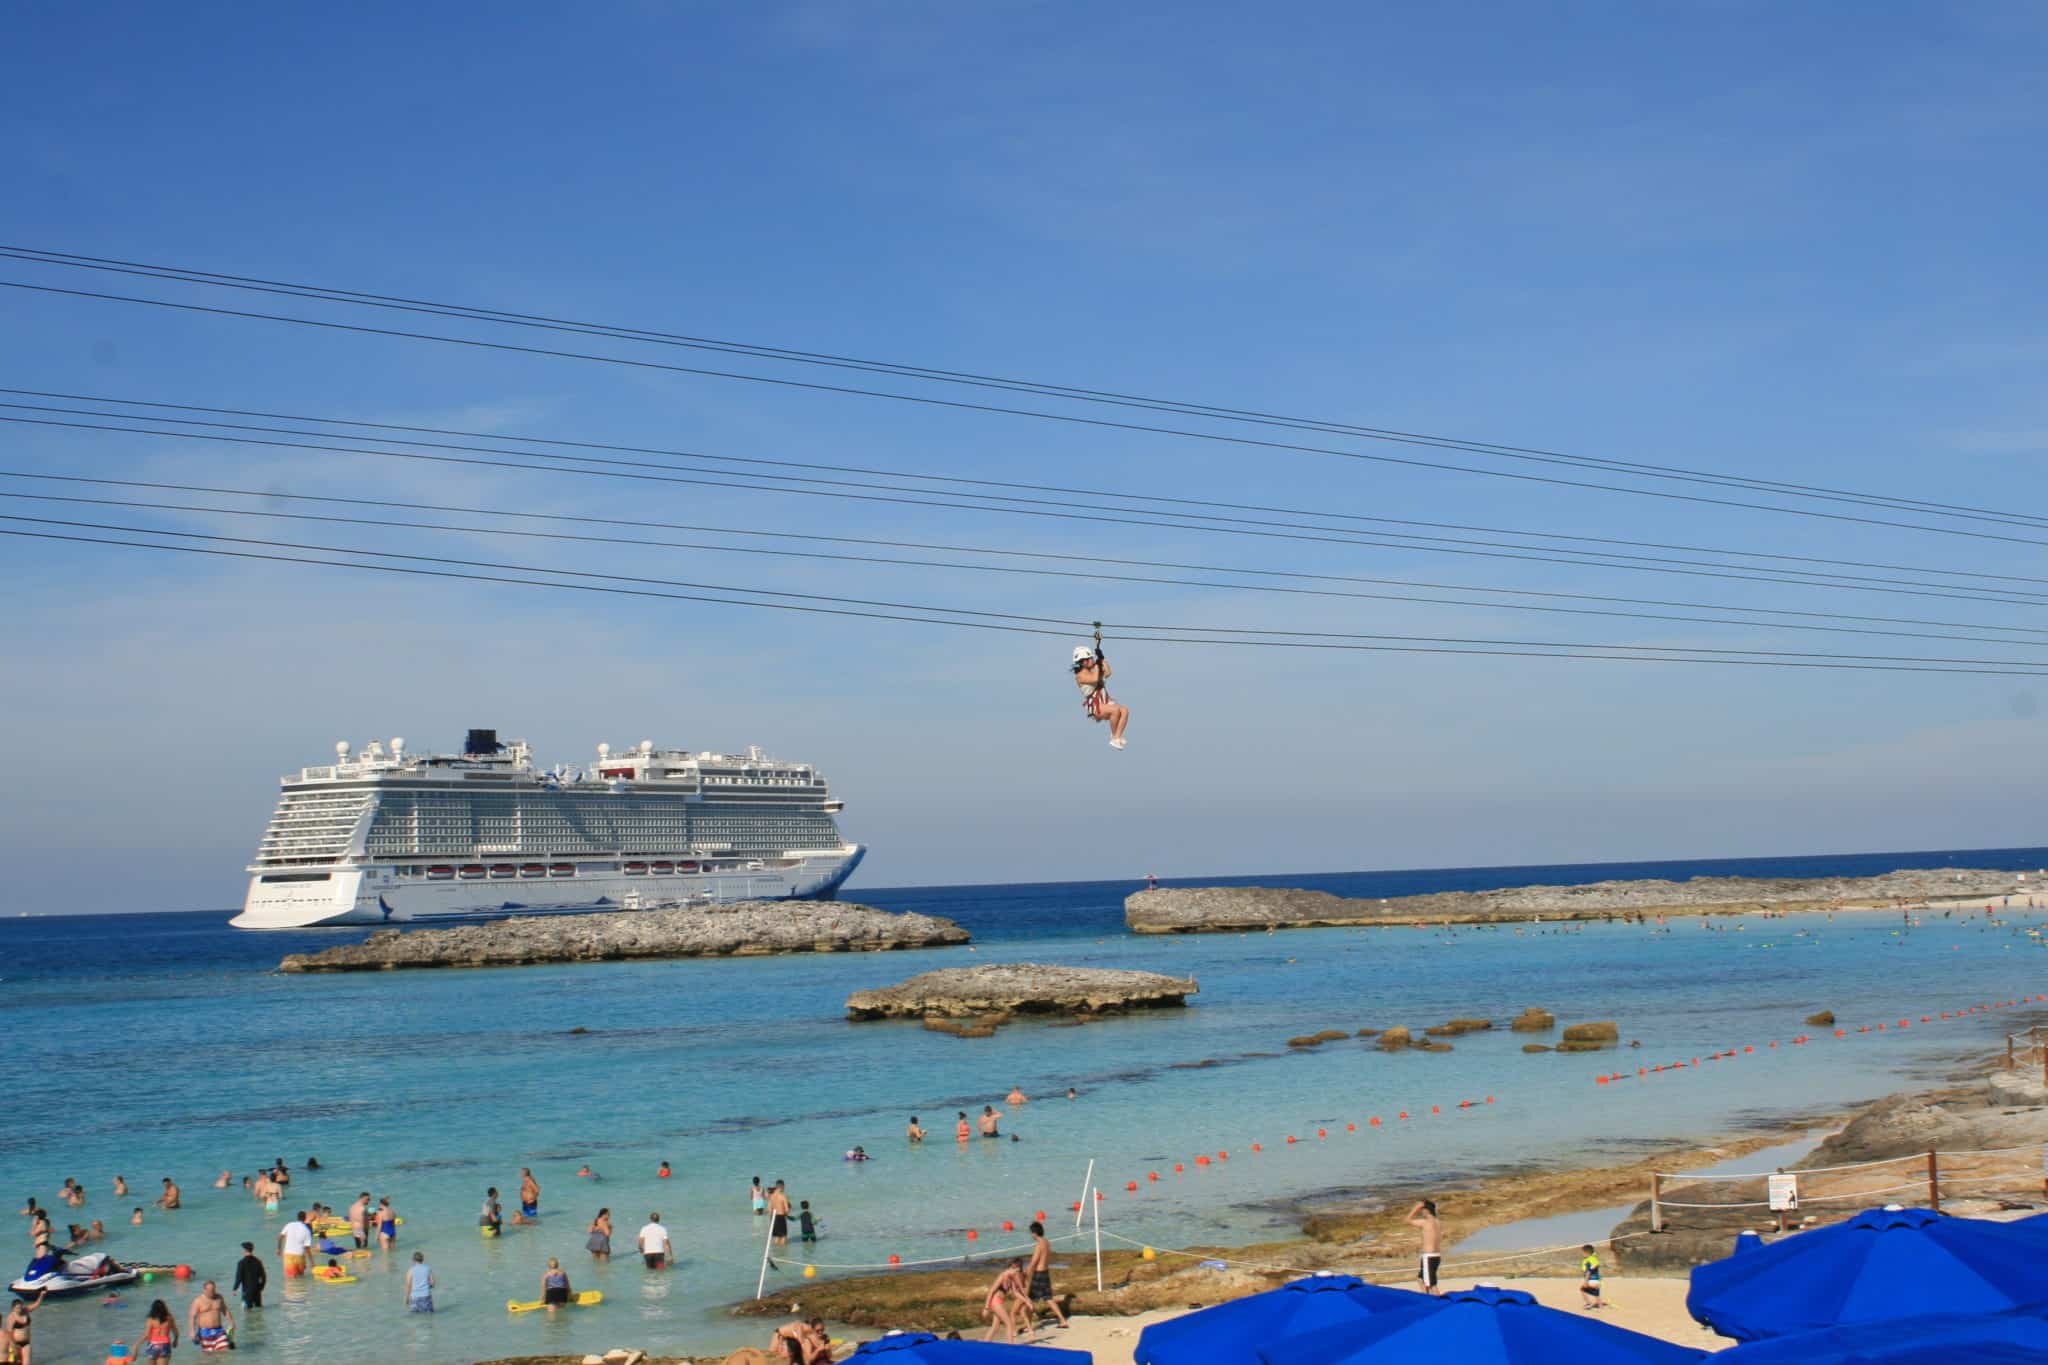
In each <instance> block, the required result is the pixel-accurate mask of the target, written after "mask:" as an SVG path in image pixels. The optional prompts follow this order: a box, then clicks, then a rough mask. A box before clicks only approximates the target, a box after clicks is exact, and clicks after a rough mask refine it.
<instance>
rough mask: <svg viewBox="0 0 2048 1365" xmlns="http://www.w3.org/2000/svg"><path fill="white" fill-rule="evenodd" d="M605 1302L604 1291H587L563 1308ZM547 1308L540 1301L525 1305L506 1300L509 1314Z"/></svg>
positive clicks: (584, 1306)
mask: <svg viewBox="0 0 2048 1365" xmlns="http://www.w3.org/2000/svg"><path fill="white" fill-rule="evenodd" d="M603 1302H604V1294H603V1292H602V1291H600V1290H596V1289H586V1290H584V1291H583V1292H582V1293H581V1294H578V1295H576V1296H575V1297H574V1298H572V1299H570V1300H569V1301H568V1302H567V1303H565V1304H563V1305H561V1306H562V1307H564V1308H589V1307H591V1306H592V1305H593V1304H600V1303H603ZM545 1307H547V1305H546V1304H545V1303H542V1302H541V1301H540V1300H539V1299H529V1300H527V1301H526V1302H525V1303H521V1302H520V1301H519V1300H517V1299H507V1300H505V1311H506V1312H508V1313H531V1312H533V1311H534V1310H535V1309H539V1308H545Z"/></svg>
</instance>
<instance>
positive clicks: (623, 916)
mask: <svg viewBox="0 0 2048 1365" xmlns="http://www.w3.org/2000/svg"><path fill="white" fill-rule="evenodd" d="M968 938H969V935H968V933H967V931H966V930H965V929H962V928H961V927H960V926H959V925H957V924H955V923H953V921H951V920H949V919H940V918H939V917H937V916H936V915H913V914H895V913H892V912H890V911H886V910H875V909H871V908H870V907H868V906H865V905H849V904H842V903H840V902H837V901H740V902H738V903H736V904H733V905H710V906H689V907H682V908H675V909H667V910H616V911H610V912H607V913H604V914H597V915H550V916H547V917H545V918H538V917H529V918H525V919H505V920H494V921H492V922H490V923H488V924H464V925H458V926H456V927H454V928H451V929H403V930H402V929H380V930H378V931H377V932H376V933H373V934H371V935H370V936H369V937H368V938H366V939H364V940H363V941H362V942H361V943H350V944H344V945H341V946H339V947H334V948H323V949H321V950H320V951H319V952H317V953H293V954H292V955H291V956H290V957H287V958H286V959H285V960H284V961H282V962H280V963H279V964H278V970H279V971H283V972H388V971H397V970H401V969H405V968H413V967H519V966H525V965H527V964H528V963H538V962H608V961H619V960H622V959H627V958H658V957H746V956H763V955H767V954H771V953H819V952H831V953H837V952H882V951H887V950H890V949H896V948H937V947H944V946H947V945H951V944H958V943H965V942H967V941H968Z"/></svg>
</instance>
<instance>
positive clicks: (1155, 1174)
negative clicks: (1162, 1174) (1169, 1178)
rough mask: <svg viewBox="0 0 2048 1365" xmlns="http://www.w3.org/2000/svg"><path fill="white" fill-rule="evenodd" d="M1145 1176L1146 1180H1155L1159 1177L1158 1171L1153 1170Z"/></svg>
mask: <svg viewBox="0 0 2048 1365" xmlns="http://www.w3.org/2000/svg"><path fill="white" fill-rule="evenodd" d="M1145 1178H1146V1179H1147V1180H1155V1181H1156V1180H1157V1179H1159V1172H1157V1171H1153V1172H1151V1173H1150V1174H1148V1175H1147V1176H1146V1177H1145Z"/></svg>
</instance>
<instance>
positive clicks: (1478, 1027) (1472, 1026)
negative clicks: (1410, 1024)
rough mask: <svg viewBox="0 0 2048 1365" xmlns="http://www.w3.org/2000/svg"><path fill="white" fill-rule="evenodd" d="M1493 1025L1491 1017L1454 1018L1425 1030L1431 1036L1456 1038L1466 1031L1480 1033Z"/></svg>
mask: <svg viewBox="0 0 2048 1365" xmlns="http://www.w3.org/2000/svg"><path fill="white" fill-rule="evenodd" d="M1492 1027H1493V1020H1491V1019H1453V1020H1451V1021H1450V1022H1449V1023H1447V1024H1438V1025H1436V1027H1434V1028H1426V1029H1424V1030H1423V1032H1424V1033H1425V1034H1427V1035H1428V1036H1430V1037H1431V1038H1456V1037H1459V1036H1460V1035H1462V1034H1466V1033H1479V1032H1482V1031H1483V1030H1486V1029H1490V1028H1492Z"/></svg>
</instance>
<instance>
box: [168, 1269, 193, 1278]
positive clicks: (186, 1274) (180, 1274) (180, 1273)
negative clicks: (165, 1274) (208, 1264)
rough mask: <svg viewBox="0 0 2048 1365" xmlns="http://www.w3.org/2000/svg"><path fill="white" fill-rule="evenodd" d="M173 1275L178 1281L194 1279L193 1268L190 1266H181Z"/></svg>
mask: <svg viewBox="0 0 2048 1365" xmlns="http://www.w3.org/2000/svg"><path fill="white" fill-rule="evenodd" d="M171 1274H172V1275H174V1276H176V1277H177V1278H178V1279H181V1280H189V1279H191V1278H192V1267H191V1266H189V1265H181V1266H179V1267H178V1268H177V1269H176V1270H174V1271H172V1272H171Z"/></svg>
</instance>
